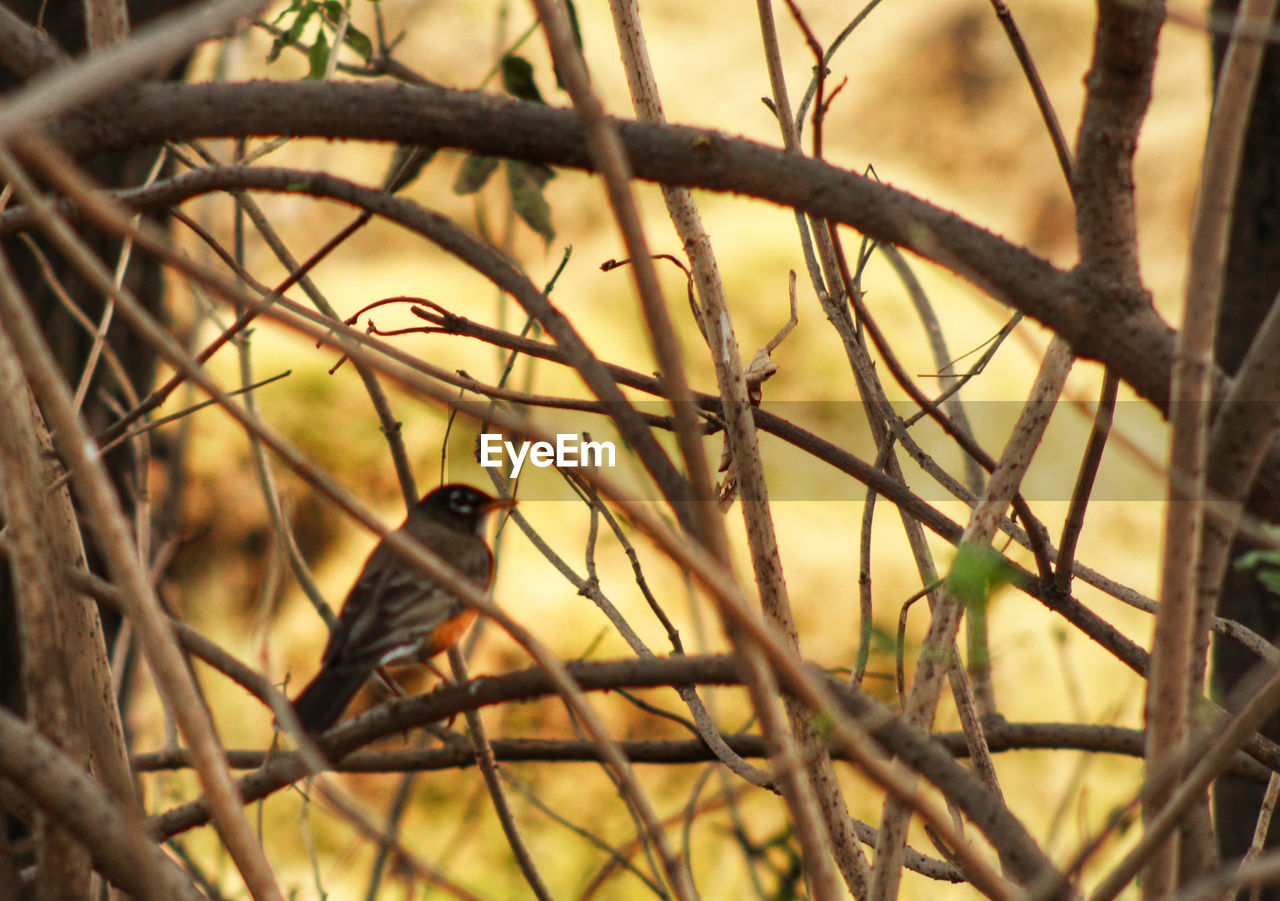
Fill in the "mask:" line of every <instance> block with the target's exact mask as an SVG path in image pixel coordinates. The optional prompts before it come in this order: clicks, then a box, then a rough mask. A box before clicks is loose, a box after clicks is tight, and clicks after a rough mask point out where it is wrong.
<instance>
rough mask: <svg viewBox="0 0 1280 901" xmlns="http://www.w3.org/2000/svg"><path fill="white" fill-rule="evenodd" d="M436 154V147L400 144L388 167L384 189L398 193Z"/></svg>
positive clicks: (383, 184)
mask: <svg viewBox="0 0 1280 901" xmlns="http://www.w3.org/2000/svg"><path fill="white" fill-rule="evenodd" d="M435 155H436V148H434V147H423V146H422V145H421V144H399V145H397V146H396V152H395V153H393V154H392V155H391V165H389V166H388V167H387V177H386V179H385V180H384V181H383V183H382V190H384V191H388V192H390V193H392V194H395V193H397V192H398V191H400V190H402V189H403V188H404V187H405V186H407V185H408V184H409V183H410V182H412V181H413V180H414V179H416V178H417V177H418V176H419V175H420V174H421V173H422V167H423V166H425V165H426V164H427V163H429V162H431V159H432V157H434V156H435Z"/></svg>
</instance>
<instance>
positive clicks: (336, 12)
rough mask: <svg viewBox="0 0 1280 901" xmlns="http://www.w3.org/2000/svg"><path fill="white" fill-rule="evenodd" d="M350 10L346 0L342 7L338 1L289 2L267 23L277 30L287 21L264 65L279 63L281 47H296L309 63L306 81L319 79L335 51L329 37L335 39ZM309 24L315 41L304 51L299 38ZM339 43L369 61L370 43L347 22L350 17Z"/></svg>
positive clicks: (363, 34) (370, 56)
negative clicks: (313, 32) (311, 26)
mask: <svg viewBox="0 0 1280 901" xmlns="http://www.w3.org/2000/svg"><path fill="white" fill-rule="evenodd" d="M350 9H351V2H350V0H346V2H345V3H344V2H340V0H293V2H292V3H291V4H289V6H288V7H287V8H285V9H284V10H283V11H282V12H281V13H280V15H278V16H276V17H275V19H274V20H273V21H272V23H271V24H272V25H277V26H278V25H280V24H281V23H283V22H284V21H285V20H289V24H288V26H287V27H285V29H284V32H283V33H282V34H280V35H277V36H276V39H275V41H274V42H273V43H272V45H271V51H270V52H269V53H268V54H267V62H268V63H273V62H275V61H276V60H277V59H279V58H280V53H281V51H283V50H284V48H285V47H299V48H301V49H303V50H304V51H305V52H306V54H307V62H308V63H309V71H308V72H307V77H308V78H321V77H323V76H324V73H325V70H326V69H327V68H328V65H329V57H330V56H331V55H332V53H333V51H334V49H335V48H334V47H333V46H332V45H331V44H330V42H329V35H333V37H334V38H336V37H337V34H338V25H339V23H340V22H341V21H342V17H343V15H345V14H346V13H347V12H348V11H349V10H350ZM313 20H315V21H316V22H317V23H318V26H317V31H316V38H315V40H314V41H312V43H311V46H310V47H304V46H303V44H302V36H303V34H304V33H305V32H306V30H307V26H308V25H310V24H311V23H312V21H313ZM342 43H343V44H344V45H345V46H346V47H349V48H350V49H351V50H352V51H353V52H355V53H356V55H358V56H359V57H360V58H361V59H363V60H364V61H365V62H366V63H367V62H368V61H369V60H370V59H372V58H373V41H371V40H370V39H369V36H368V35H367V34H365V33H364V32H363V31H361V30H360V29H359V28H357V27H356V26H355V24H354V23H352V22H351V20H350V17H348V19H347V27H346V30H345V31H344V32H343V35H342Z"/></svg>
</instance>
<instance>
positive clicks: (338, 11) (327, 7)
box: [324, 0, 346, 25]
mask: <svg viewBox="0 0 1280 901" xmlns="http://www.w3.org/2000/svg"><path fill="white" fill-rule="evenodd" d="M345 9H346V8H345V7H344V6H343V5H342V4H341V3H339V2H338V0H324V17H325V18H326V19H328V20H329V21H330V22H332V23H333V24H334V25H337V24H338V20H339V19H341V18H342V13H343V12H344V11H345Z"/></svg>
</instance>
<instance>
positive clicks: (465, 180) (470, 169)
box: [453, 153, 502, 194]
mask: <svg viewBox="0 0 1280 901" xmlns="http://www.w3.org/2000/svg"><path fill="white" fill-rule="evenodd" d="M500 162H502V160H500V159H498V158H497V157H496V156H482V155H480V154H478V153H471V154H468V155H467V158H466V159H465V160H463V161H462V168H461V169H459V170H458V177H457V178H455V179H454V180H453V193H455V194H474V193H475V192H476V191H479V190H480V189H481V188H483V187H484V184H485V182H487V181H488V180H489V176H490V175H492V174H493V171H494V170H495V169H497V168H498V163H500Z"/></svg>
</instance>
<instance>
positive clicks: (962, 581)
mask: <svg viewBox="0 0 1280 901" xmlns="http://www.w3.org/2000/svg"><path fill="white" fill-rule="evenodd" d="M1015 578H1016V574H1015V573H1014V571H1013V569H1012V568H1010V566H1009V564H1008V563H1007V562H1006V561H1005V559H1004V555H1003V554H1001V553H1000V552H999V551H997V550H996V549H995V548H993V547H987V546H981V547H979V546H976V545H972V544H962V545H960V549H959V550H958V551H957V552H956V558H955V560H953V561H952V562H951V571H950V572H948V573H947V580H946V585H947V590H948V591H950V592H951V594H952V595H954V596H955V597H956V598H957V599H958V600H959V601H960V603H962V604H964V605H965V606H966V607H969V608H976V607H979V606H985V605H986V603H987V600H988V598H990V597H991V595H992V594H994V593H995V592H996V591H997V590H998V589H1000V588H1003V587H1004V586H1005V585H1009V584H1011V583H1012V582H1013V581H1014V580H1015Z"/></svg>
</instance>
